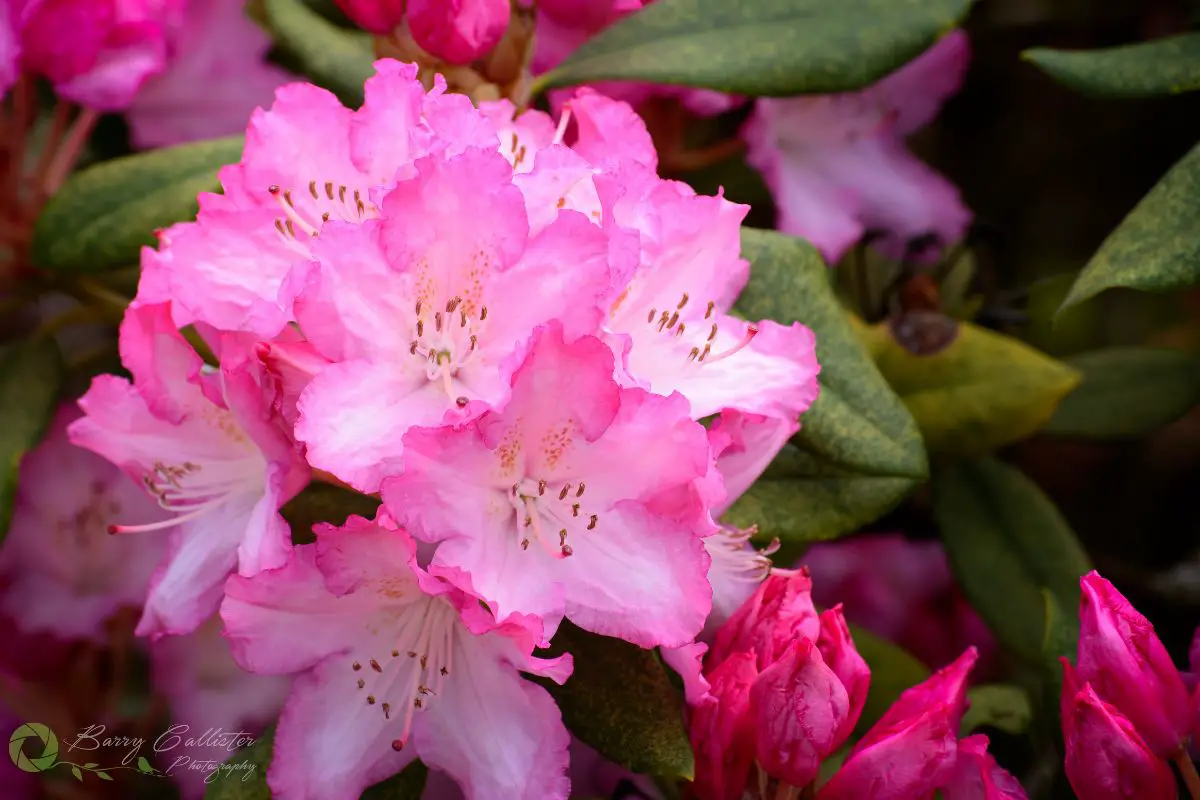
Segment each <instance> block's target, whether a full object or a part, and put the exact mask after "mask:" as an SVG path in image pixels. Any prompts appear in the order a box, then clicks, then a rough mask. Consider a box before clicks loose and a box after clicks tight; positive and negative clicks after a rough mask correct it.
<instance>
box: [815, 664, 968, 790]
mask: <svg viewBox="0 0 1200 800" xmlns="http://www.w3.org/2000/svg"><path fill="white" fill-rule="evenodd" d="M977 658H978V654H977V653H976V651H975V648H973V647H970V648H967V650H966V651H965V652H964V653H963V654H962V655H961V656H959V657H958V660H956V661H955V662H954V663H952V664H950V665H949V666H947V667H943V668H942V669H941V670H939V671H938V672H936V673H934V674H933V675H931V676H930V677H929V678H928V679H926V680H925V681H924V682H922V683H919V684H917V685H916V686H914V687H912V688H911V689H908V690H907V691H905V692H904V694H902V695H900V697H899V699H897V700H896V702H895V703H893V704H892V707H891V708H889V709H888V710H887V712H886V713H885V714H884V715H883V716H882V717H881V718H880V720H879V721H878V722H876V723H875V725H874V726H872V728H871V730H869V731H867V734H866V735H865V736H864V737H863V738H862V739H860V740H859V741H858V743H857V744H855V745H854V748H853V749H851V751H850V755H849V757H848V758H847V759H846V763H845V764H843V765H842V768H841V769H840V770H838V771H837V773H836V774H834V776H833V778H832V779H830V781H829V783H827V784H825V786H823V787H822V788H821V790H820V791H819V792H818V793H817V800H912V798H914V797H927V796H929V795H930V794H932V792H933V791H934V790H935V789H937V788H939V787H941V786H943V785H944V784H945V783H946V782H947V781H948V780H949V779H950V777H951V773H952V771H953V769H954V762H955V752H956V749H957V741H958V726H959V723H960V722H961V720H962V713H963V711H964V710H965V709H966V705H967V700H966V685H967V675H968V674H969V673H970V672H971V667H973V666H974V665H975V660H976V659H977Z"/></svg>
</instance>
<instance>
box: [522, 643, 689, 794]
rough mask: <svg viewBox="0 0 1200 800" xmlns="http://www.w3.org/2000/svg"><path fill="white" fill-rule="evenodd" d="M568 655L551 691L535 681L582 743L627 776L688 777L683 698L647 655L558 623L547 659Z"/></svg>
mask: <svg viewBox="0 0 1200 800" xmlns="http://www.w3.org/2000/svg"><path fill="white" fill-rule="evenodd" d="M564 652H569V653H571V654H572V655H573V656H574V658H575V671H574V672H573V673H572V675H571V677H570V678H568V679H567V682H566V683H565V684H564V685H562V686H559V685H558V684H556V683H554V682H553V681H550V680H549V679H545V678H541V679H537V680H538V683H540V684H541V685H542V686H545V687H546V689H547V691H549V692H550V694H551V695H552V696H553V697H554V699H555V700H556V701H558V707H559V708H560V709H561V710H562V715H563V722H565V723H566V726H567V728H568V729H569V730H570V731H571V732H572V733H573V734H575V735H576V736H578V737H579V738H580V739H581V740H582V741H583V742H585V743H586V744H589V745H591V746H592V747H594V748H595V749H596V750H598V751H599V752H600V753H601V754H602V755H604V756H605V757H606V758H608V759H609V760H610V761H614V762H616V763H617V764H620V765H621V766H623V767H626V768H627V769H630V770H632V771H633V772H639V773H644V774H649V775H657V776H661V777H666V778H676V777H678V778H687V779H688V780H690V779H691V778H692V774H693V771H694V768H695V764H694V761H693V759H692V746H691V744H690V742H689V741H688V736H687V731H686V730H684V727H683V698H682V696H681V695H680V693H679V692H678V691H676V689H675V688H674V687H673V686H672V685H671V680H670V678H669V677H668V675H667V672H666V670H665V669H664V668H663V666H662V664H661V663H659V660H658V658H657V656H655V654H654V652H653V651H652V650H643V649H642V648H640V647H637V646H636V645H632V644H629V643H628V642H624V641H621V640H619V639H610V638H608V637H606V636H597V635H596V634H593V633H588V632H587V631H583V630H580V629H579V628H577V627H575V626H574V625H572V624H570V623H569V622H564V623H563V625H562V627H560V628H559V629H558V633H557V634H556V635H555V637H554V640H553V641H552V642H551V647H550V650H549V655H551V656H557V655H561V654H562V653H564Z"/></svg>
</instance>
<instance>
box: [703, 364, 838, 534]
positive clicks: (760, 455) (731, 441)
mask: <svg viewBox="0 0 1200 800" xmlns="http://www.w3.org/2000/svg"><path fill="white" fill-rule="evenodd" d="M818 369H819V368H818ZM799 429H800V425H799V424H797V423H796V422H794V421H792V420H790V419H783V418H779V417H765V416H761V415H756V414H743V413H741V412H738V411H725V412H722V414H721V415H720V417H718V418H717V420H716V421H715V422H714V423H713V424H712V425H711V426H710V427H709V438H710V440H711V439H712V437H713V436H715V435H724V436H727V437H728V443H726V444H724V445H723V446H722V447H721V448H720V450H719V452H718V453H717V469H718V470H719V471H720V473H721V478H722V479H723V481H724V485H725V500H724V502H723V503H722V504H720V505H719V506H717V507H715V508H713V516H720V515H721V514H723V513H724V512H725V511H726V510H727V509H728V508H729V506H731V505H733V503H734V502H735V501H736V500H737V499H738V498H739V497H741V496H742V494H743V493H744V492H745V491H746V490H747V489H749V488H750V486H751V485H752V484H753V483H754V482H755V481H756V480H758V478H759V476H760V475H762V473H763V470H765V469H766V468H767V466H768V465H769V464H770V463H771V461H773V460H774V459H775V456H777V455H778V454H779V451H780V450H782V449H783V446H784V445H785V444H787V441H788V439H790V438H792V436H793V435H795V433H796V431H797V430H799ZM714 449H716V448H714Z"/></svg>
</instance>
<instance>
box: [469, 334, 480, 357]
mask: <svg viewBox="0 0 1200 800" xmlns="http://www.w3.org/2000/svg"><path fill="white" fill-rule="evenodd" d="M477 344H479V337H478V336H476V335H475V334H471V352H472V353H473V352H475V346H476V345H477Z"/></svg>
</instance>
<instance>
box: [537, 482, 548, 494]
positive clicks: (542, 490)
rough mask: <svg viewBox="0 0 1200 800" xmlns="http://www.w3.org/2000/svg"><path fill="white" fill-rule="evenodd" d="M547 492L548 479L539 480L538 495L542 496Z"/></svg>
mask: <svg viewBox="0 0 1200 800" xmlns="http://www.w3.org/2000/svg"><path fill="white" fill-rule="evenodd" d="M545 493H546V481H545V480H540V481H538V497H541V496H542V495H544V494H545Z"/></svg>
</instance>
